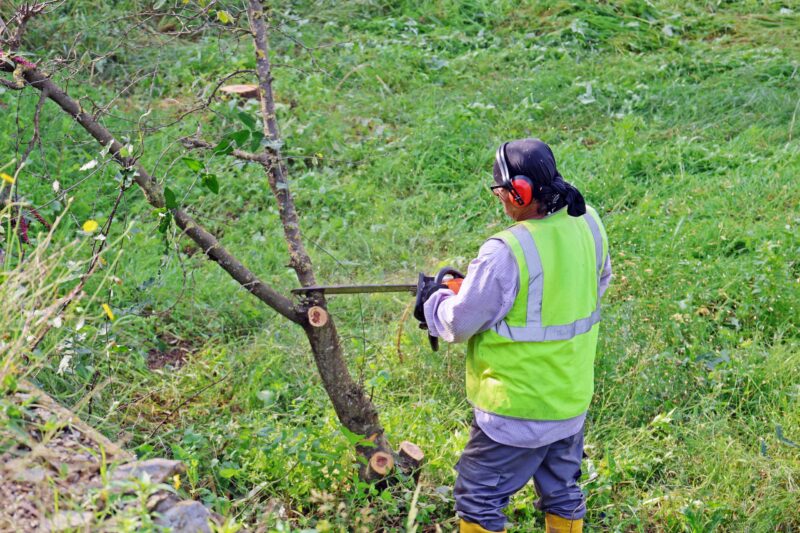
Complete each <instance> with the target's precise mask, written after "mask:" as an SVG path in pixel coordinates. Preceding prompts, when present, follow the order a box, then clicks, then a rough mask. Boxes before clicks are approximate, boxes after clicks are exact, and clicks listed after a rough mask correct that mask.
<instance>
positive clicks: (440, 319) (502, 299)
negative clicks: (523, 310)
mask: <svg viewBox="0 0 800 533" xmlns="http://www.w3.org/2000/svg"><path fill="white" fill-rule="evenodd" d="M518 289H519V267H517V262H516V259H515V258H514V255H513V254H512V252H511V250H509V248H508V246H506V244H505V243H504V242H503V241H501V240H499V239H489V240H488V241H486V242H485V243H484V244H483V246H481V248H480V250H479V252H478V257H477V258H475V259H473V260H472V262H471V263H470V264H469V267H468V268H467V275H466V277H465V278H464V282H463V284H462V285H461V289H460V290H459V291H458V294H455V293H454V292H453V291H451V290H449V289H440V290H438V291H436V292H435V293H433V295H432V296H431V297H430V298H429V299H428V301H427V302H425V321H426V322H427V323H428V332H429V333H430V334H431V335H433V336H434V337H441V338H442V339H444V340H446V341H447V342H464V341H466V340H467V339H469V338H470V337H472V336H473V335H475V334H476V333H480V332H481V331H485V330H487V329H489V328H491V327H492V326H494V325H495V324H497V323H498V322H500V321H501V320H502V319H503V318H504V317H505V316H506V315H507V314H508V312H509V310H510V309H511V305H512V304H513V303H514V300H515V299H516V297H517V291H518Z"/></svg>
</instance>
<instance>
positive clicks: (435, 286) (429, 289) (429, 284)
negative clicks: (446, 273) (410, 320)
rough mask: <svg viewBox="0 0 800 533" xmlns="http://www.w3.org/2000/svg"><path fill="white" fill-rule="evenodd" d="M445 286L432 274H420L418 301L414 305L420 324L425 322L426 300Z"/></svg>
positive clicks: (415, 316)
mask: <svg viewBox="0 0 800 533" xmlns="http://www.w3.org/2000/svg"><path fill="white" fill-rule="evenodd" d="M444 288H445V286H444V285H443V284H441V283H437V282H436V280H435V279H434V278H433V277H432V276H426V275H424V274H420V281H419V285H418V286H417V301H416V303H415V305H414V318H416V319H417V320H419V322H420V324H421V325H422V324H426V322H425V302H427V301H428V300H429V299H430V297H431V296H433V293H434V292H436V291H438V290H439V289H444Z"/></svg>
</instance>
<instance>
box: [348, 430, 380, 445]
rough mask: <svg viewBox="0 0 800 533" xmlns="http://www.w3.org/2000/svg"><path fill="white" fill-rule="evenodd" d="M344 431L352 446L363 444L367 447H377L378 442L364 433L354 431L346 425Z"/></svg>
mask: <svg viewBox="0 0 800 533" xmlns="http://www.w3.org/2000/svg"><path fill="white" fill-rule="evenodd" d="M342 433H343V434H344V436H345V438H347V441H348V442H349V443H350V445H351V446H363V447H365V448H375V447H376V446H377V444H375V443H374V442H372V441H371V440H369V439H367V438H365V437H364V435H359V434H358V433H353V432H352V431H350V430H349V429H347V428H346V427H344V426H342Z"/></svg>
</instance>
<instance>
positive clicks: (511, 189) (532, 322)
mask: <svg viewBox="0 0 800 533" xmlns="http://www.w3.org/2000/svg"><path fill="white" fill-rule="evenodd" d="M493 174H494V182H495V183H494V185H492V186H491V187H490V189H491V191H492V192H493V193H494V195H495V196H497V198H498V199H499V201H500V202H501V203H502V205H503V209H504V210H505V213H506V214H507V215H508V216H509V217H511V218H512V219H513V220H514V221H515V224H514V225H513V226H511V227H510V228H508V229H506V230H504V231H501V232H499V233H498V234H496V235H494V236H493V237H491V238H490V239H488V240H487V241H486V242H485V243H484V244H483V246H481V248H480V251H479V252H478V257H477V258H476V259H475V260H473V261H472V262H471V263H470V265H469V267H468V270H467V275H466V277H465V279H464V281H463V283H462V285H461V287H460V289H459V290H458V293H457V294H456V293H455V292H453V291H452V290H449V289H445V288H433V289H431V290H429V291H428V294H426V295H425V298H427V300H424V316H425V321H426V322H427V326H428V331H429V333H430V334H431V335H433V336H436V337H439V338H441V339H443V340H445V341H447V342H463V341H467V342H468V348H467V364H466V370H467V372H466V373H467V379H466V389H467V398H468V399H469V401H470V403H471V404H472V406H473V411H474V420H473V423H472V428H471V431H470V438H469V442H468V443H467V445H466V448H465V449H464V452H463V453H462V454H461V458H460V459H459V461H458V463H457V464H456V466H455V469H456V471H457V473H458V476H457V479H456V482H455V487H454V491H453V492H454V496H455V500H456V512H457V513H458V515H459V517H460V531H461V532H462V533H472V532H485V531H505V529H504V528H505V522H506V517H505V515H504V514H503V509H504V508H505V507H506V506H507V505H508V502H509V498H510V497H511V496H512V495H513V494H514V493H516V492H517V491H518V490H520V489H521V488H522V487H524V486H525V484H526V483H527V482H528V481H529V480H530V479H531V478H533V480H534V486H535V488H536V492H537V494H538V497H539V499H538V500H537V501H536V507H537V508H538V509H541V510H543V511H544V512H545V525H546V530H547V531H548V532H552V533H561V532H572V533H580V532H581V531H582V528H583V517H584V515H585V514H586V505H585V497H584V494H583V492H582V491H581V489H580V487H579V486H578V485H577V481H578V479H579V478H580V476H581V460H582V458H583V431H584V421H585V419H586V411H587V409H588V407H589V402H590V400H591V397H592V393H593V390H594V384H593V381H594V370H593V363H594V357H595V351H596V347H597V337H598V322H599V321H600V299H601V297H602V296H603V293H604V292H605V290H606V288H607V287H608V284H609V281H610V279H611V262H610V260H609V254H608V241H607V237H606V234H605V229H604V228H603V225H602V223H601V221H600V218H599V216H598V215H597V212H596V211H595V210H594V209H592V208H591V207H589V206H586V205H585V203H584V199H583V196H582V195H581V193H580V192H579V191H578V190H577V189H576V188H575V187H573V186H572V185H570V184H569V183H568V182H566V181H565V180H564V178H563V177H562V176H561V174H560V173H559V172H558V170H557V168H556V161H555V157H554V155H553V152H552V150H551V149H550V147H549V146H547V144H545V143H544V142H542V141H540V140H538V139H524V140H517V141H512V142H507V143H504V144H503V145H502V146H500V148H499V149H498V150H497V153H496V158H495V163H494V172H493Z"/></svg>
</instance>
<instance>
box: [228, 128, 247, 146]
mask: <svg viewBox="0 0 800 533" xmlns="http://www.w3.org/2000/svg"><path fill="white" fill-rule="evenodd" d="M230 136H231V139H233V142H235V143H236V146H238V147H239V148H241V147H243V146H244V145H245V143H247V141H248V139H250V130H241V131H235V132H233V133H231V134H230Z"/></svg>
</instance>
